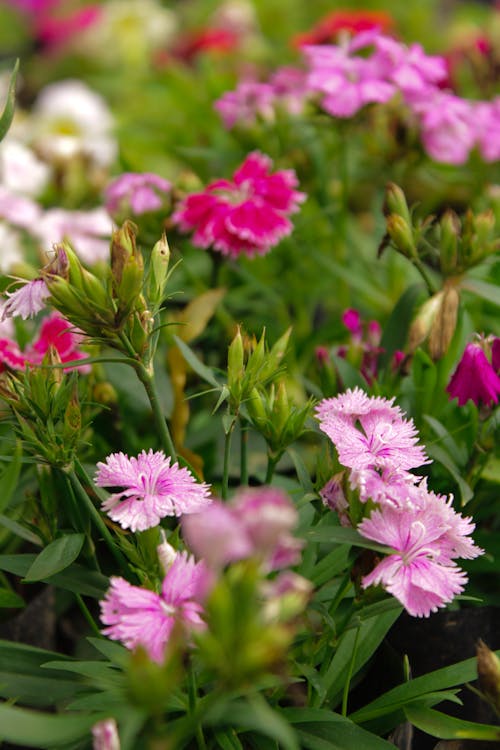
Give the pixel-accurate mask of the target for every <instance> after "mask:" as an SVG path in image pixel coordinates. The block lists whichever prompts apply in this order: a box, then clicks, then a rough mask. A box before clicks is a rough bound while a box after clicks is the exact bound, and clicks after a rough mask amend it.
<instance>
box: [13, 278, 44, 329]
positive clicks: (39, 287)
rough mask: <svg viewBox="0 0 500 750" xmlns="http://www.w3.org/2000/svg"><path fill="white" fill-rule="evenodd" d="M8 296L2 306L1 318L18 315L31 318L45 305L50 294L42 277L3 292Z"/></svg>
mask: <svg viewBox="0 0 500 750" xmlns="http://www.w3.org/2000/svg"><path fill="white" fill-rule="evenodd" d="M5 294H6V295H7V297H8V298H9V299H8V300H7V301H6V302H5V304H4V305H3V307H2V316H1V319H2V320H5V318H14V317H20V318H22V319H23V320H26V319H27V318H31V317H33V316H34V315H36V314H37V313H39V312H40V310H43V309H44V307H45V300H46V299H47V297H49V296H50V292H49V290H48V289H47V285H46V283H45V281H44V280H43V279H33V280H32V281H27V282H26V283H25V284H23V285H22V286H20V287H19V288H18V289H16V291H15V292H6V293H5Z"/></svg>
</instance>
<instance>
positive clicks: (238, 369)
mask: <svg viewBox="0 0 500 750" xmlns="http://www.w3.org/2000/svg"><path fill="white" fill-rule="evenodd" d="M243 375H244V351H243V338H242V336H241V330H240V327H239V326H238V330H237V332H236V336H235V337H234V339H233V340H232V341H231V343H230V344H229V349H228V353H227V385H228V388H229V390H230V391H231V393H233V391H234V389H235V388H238V387H241V380H242V378H243Z"/></svg>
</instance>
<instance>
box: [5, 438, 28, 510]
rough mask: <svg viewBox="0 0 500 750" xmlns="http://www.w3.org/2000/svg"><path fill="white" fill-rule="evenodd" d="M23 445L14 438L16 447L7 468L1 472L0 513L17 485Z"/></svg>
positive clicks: (7, 503)
mask: <svg viewBox="0 0 500 750" xmlns="http://www.w3.org/2000/svg"><path fill="white" fill-rule="evenodd" d="M22 456H23V446H22V443H21V441H20V440H16V447H15V448H14V453H13V455H12V458H11V461H10V464H9V466H8V468H7V469H6V470H5V471H4V472H3V474H2V476H1V477H0V484H1V486H2V493H1V495H0V513H1V512H3V511H4V510H5V509H6V508H7V506H8V505H9V503H10V501H11V498H12V495H13V494H14V490H15V489H16V487H17V483H18V480H19V473H20V471H21V466H22Z"/></svg>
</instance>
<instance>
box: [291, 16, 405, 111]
mask: <svg viewBox="0 0 500 750" xmlns="http://www.w3.org/2000/svg"><path fill="white" fill-rule="evenodd" d="M377 37H378V32H376V31H373V30H372V31H364V32H361V33H360V34H357V35H356V36H355V37H353V38H352V39H351V40H349V41H348V42H346V43H343V44H339V45H326V44H324V45H323V44H322V45H317V46H316V45H311V46H308V45H306V46H304V47H302V50H301V51H302V52H303V53H304V54H305V56H306V59H307V62H308V64H309V76H308V81H307V85H308V87H309V89H310V90H311V91H317V92H319V93H320V94H322V95H323V97H322V99H321V106H322V108H323V109H324V110H325V111H326V112H328V113H329V114H331V115H333V116H334V117H352V116H353V115H355V114H356V112H358V111H359V110H360V109H361V108H362V107H364V106H365V104H369V103H371V102H387V101H388V100H389V99H391V98H392V96H393V95H394V94H395V93H396V86H395V85H394V84H393V83H392V82H390V81H388V80H387V77H386V75H385V70H384V69H383V67H382V68H381V67H380V64H379V59H378V57H377V55H376V54H375V53H374V52H373V45H374V44H375V42H376V40H377ZM367 48H372V54H369V55H368V56H367V57H363V56H361V55H358V54H357V53H358V52H360V50H363V51H366V49H367Z"/></svg>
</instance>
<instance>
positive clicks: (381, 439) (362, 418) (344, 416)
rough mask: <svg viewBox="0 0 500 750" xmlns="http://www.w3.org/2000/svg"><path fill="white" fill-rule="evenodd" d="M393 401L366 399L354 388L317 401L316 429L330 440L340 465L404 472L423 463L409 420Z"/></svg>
mask: <svg viewBox="0 0 500 750" xmlns="http://www.w3.org/2000/svg"><path fill="white" fill-rule="evenodd" d="M393 401H394V399H391V400H390V401H388V400H387V399H384V398H370V397H368V396H367V395H366V394H365V393H363V391H361V389H359V388H356V389H354V390H353V391H352V390H348V391H346V392H345V393H344V394H341V395H340V396H337V397H336V398H331V399H326V400H324V401H322V402H320V403H319V404H318V407H317V410H316V411H317V416H318V418H319V420H320V429H321V430H322V431H323V432H325V433H326V434H327V435H328V437H329V438H330V439H331V440H332V442H333V443H334V445H335V447H336V449H337V453H338V457H339V461H340V463H341V464H343V465H344V466H347V467H348V468H350V469H353V470H355V471H359V470H362V469H376V470H378V471H384V470H386V471H387V470H388V471H394V470H396V469H397V470H399V471H401V470H402V471H407V470H408V469H413V468H415V467H417V466H420V465H421V464H423V463H426V462H427V458H426V455H425V452H424V449H423V448H422V447H421V446H418V445H417V440H418V438H417V431H416V428H415V425H414V424H413V421H412V420H411V419H408V420H406V419H403V416H402V413H401V410H400V409H399V407H396V406H393Z"/></svg>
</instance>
